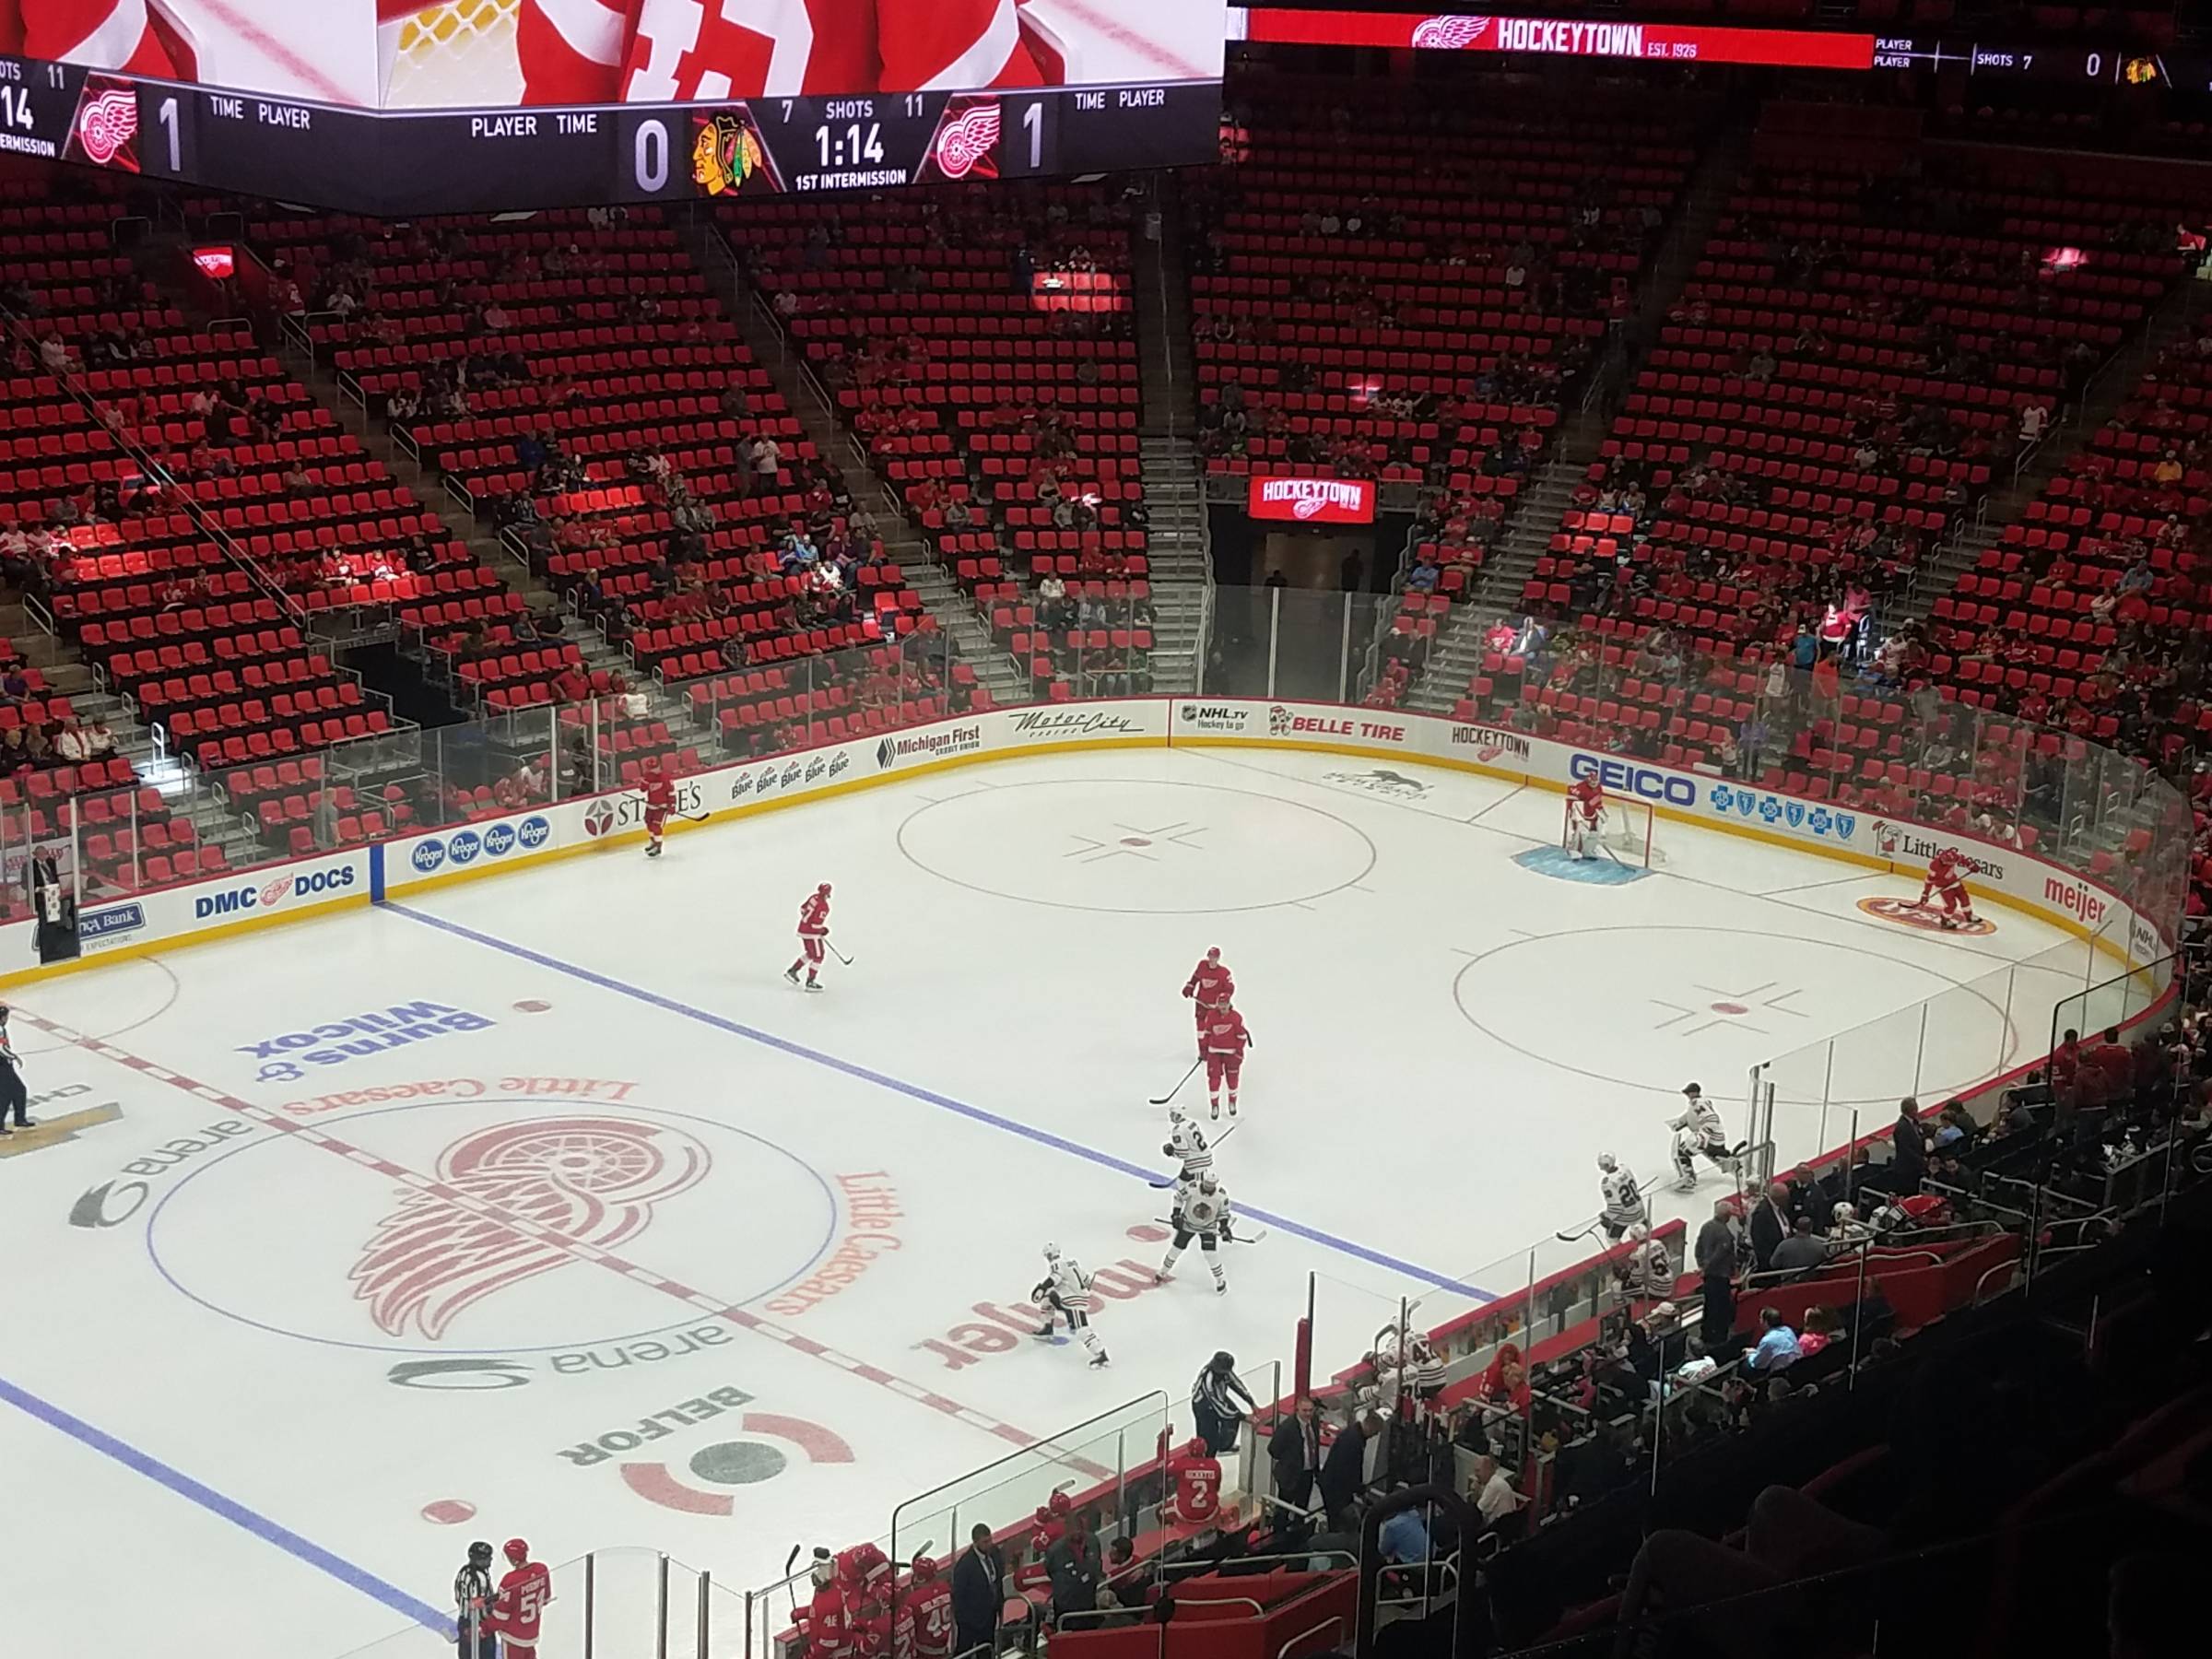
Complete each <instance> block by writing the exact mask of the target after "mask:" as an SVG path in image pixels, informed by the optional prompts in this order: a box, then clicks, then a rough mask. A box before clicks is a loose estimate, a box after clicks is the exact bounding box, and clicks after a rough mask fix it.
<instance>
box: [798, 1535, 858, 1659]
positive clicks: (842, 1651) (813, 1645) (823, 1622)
mask: <svg viewBox="0 0 2212 1659" xmlns="http://www.w3.org/2000/svg"><path fill="white" fill-rule="evenodd" d="M812 1571H813V1578H814V1599H813V1600H812V1601H810V1602H808V1603H807V1604H806V1610H805V1611H804V1612H802V1613H800V1615H799V1616H798V1623H799V1629H800V1631H801V1633H802V1634H804V1635H805V1636H806V1659H854V1655H855V1653H857V1650H858V1648H859V1641H858V1638H857V1637H855V1635H854V1634H853V1614H854V1612H855V1609H854V1608H853V1606H850V1605H849V1603H848V1598H847V1596H846V1594H845V1587H844V1586H843V1585H842V1584H841V1583H838V1562H837V1561H835V1560H833V1559H830V1552H829V1551H828V1550H826V1549H821V1548H817V1549H816V1550H815V1552H814V1567H813V1569H812Z"/></svg>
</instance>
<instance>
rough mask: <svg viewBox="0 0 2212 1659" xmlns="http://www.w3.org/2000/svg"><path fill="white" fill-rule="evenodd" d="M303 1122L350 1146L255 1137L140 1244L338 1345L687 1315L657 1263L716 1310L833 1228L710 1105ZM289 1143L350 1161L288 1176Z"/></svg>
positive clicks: (192, 1278)
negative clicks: (689, 1109) (327, 1174)
mask: <svg viewBox="0 0 2212 1659" xmlns="http://www.w3.org/2000/svg"><path fill="white" fill-rule="evenodd" d="M315 1126H316V1128H318V1129H319V1130H321V1131H323V1132H324V1133H325V1134H327V1135H330V1136H331V1137H332V1138H333V1140H335V1141H336V1142H338V1143H341V1144H342V1145H343V1147H345V1148H347V1150H345V1151H343V1152H335V1154H334V1149H333V1148H330V1147H310V1146H307V1145H303V1144H300V1142H299V1141H298V1140H297V1139H296V1138H295V1137H292V1136H285V1135H272V1136H265V1137H259V1138H256V1139H253V1140H251V1141H247V1142H244V1143H242V1144H241V1146H240V1147H238V1149H237V1150H236V1151H233V1152H231V1153H229V1154H227V1155H225V1156H223V1157H221V1158H218V1159H213V1160H211V1161H210V1162H208V1163H207V1164H206V1165H205V1166H203V1167H202V1168H201V1169H199V1170H197V1171H194V1172H193V1173H191V1174H190V1175H188V1176H186V1177H185V1178H184V1179H183V1180H182V1181H180V1182H178V1183H177V1184H176V1185H175V1186H174V1187H172V1188H171V1191H170V1194H169V1195H168V1197H167V1198H165V1199H164V1200H163V1201H162V1202H161V1203H160V1205H159V1206H157V1207H156V1209H155V1210H154V1212H153V1216H152V1218H151V1220H150V1221H149V1223H148V1225H147V1249H148V1250H149V1252H150V1253H152V1255H153V1258H154V1261H155V1265H157V1267H159V1270H160V1272H161V1274H162V1275H163V1277H165V1278H167V1279H168V1281H169V1282H170V1284H171V1286H173V1287H174V1288H176V1289H177V1290H179V1291H181V1292H182V1293H183V1294H184V1295H185V1296H188V1297H190V1298H191V1299H192V1300H195V1301H197V1302H199V1303H201V1304H202V1305H203V1306H205V1307H207V1308H209V1309H212V1310H213V1311H215V1312H219V1313H223V1314H226V1315H228V1316H229V1317H230V1318H233V1319H236V1320H239V1321H240V1322H241V1323H243V1324H251V1325H253V1326H256V1327H258V1328H260V1329H263V1330H267V1331H273V1332H276V1333H277V1334H279V1335H290V1336H297V1337H300V1338H301V1339H303V1340H307V1341H312V1342H323V1343H330V1344H335V1345H338V1346H341V1347H365V1348H374V1349H383V1350H388V1351H391V1352H395V1353H408V1354H424V1353H429V1354H485V1353H499V1352H513V1351H524V1350H529V1349H542V1348H560V1347H589V1346H593V1345H597V1344H606V1343H613V1342H619V1341H625V1340H629V1339H631V1338H635V1337H641V1336H645V1335H651V1334H653V1332H656V1331H661V1330H665V1329H666V1328H668V1326H670V1325H671V1324H675V1323H677V1322H680V1321H684V1320H693V1321H696V1320H697V1319H699V1318H700V1317H701V1316H702V1313H703V1312H705V1310H703V1309H702V1308H701V1307H700V1305H699V1303H698V1302H697V1301H696V1300H690V1299H688V1298H686V1297H684V1296H682V1295H680V1294H678V1293H677V1292H676V1291H675V1290H672V1289H671V1288H668V1287H667V1286H666V1285H663V1284H655V1283H653V1282H650V1281H651V1280H652V1279H653V1278H660V1279H664V1280H666V1281H670V1282H672V1283H673V1284H674V1285H676V1286H679V1287H683V1288H688V1289H691V1290H694V1291H696V1292H697V1293H698V1294H699V1295H700V1296H703V1297H706V1298H709V1299H711V1300H712V1301H713V1303H714V1305H715V1306H718V1307H729V1306H736V1305H740V1304H743V1303H746V1302H749V1301H753V1300H758V1299H759V1298H760V1297H763V1296H766V1295H769V1294H771V1292H773V1291H774V1290H776V1289H778V1288H781V1287H782V1285H784V1284H786V1283H787V1282H789V1281H790V1280H791V1279H793V1278H794V1277H798V1276H799V1275H801V1274H804V1273H805V1272H806V1271H807V1270H808V1269H809V1268H811V1267H812V1266H813V1265H814V1263H815V1261H816V1260H817V1259H818V1257H819V1255H820V1253H822V1251H823V1250H824V1249H825V1248H827V1246H828V1244H829V1241H830V1236H831V1234H832V1232H833V1231H834V1230H835V1225H836V1219H837V1204H836V1200H835V1198H834V1197H833V1196H832V1195H831V1193H830V1187H829V1184H828V1183H827V1182H825V1181H824V1180H823V1179H822V1177H821V1176H820V1175H819V1174H818V1173H817V1172H816V1171H814V1170H813V1169H812V1168H810V1167H809V1166H807V1165H806V1164H804V1163H802V1162H800V1160H799V1159H796V1158H794V1157H793V1156H792V1155H791V1154H790V1153H788V1152H785V1151H784V1150H782V1148H781V1147H775V1146H773V1145H771V1143H769V1142H767V1141H764V1140H761V1139H759V1137H758V1136H756V1135H748V1134H747V1133H745V1132H744V1131H742V1130H738V1129H735V1128H732V1127H731V1126H729V1125H728V1124H721V1123H717V1122H715V1121H714V1120H712V1119H710V1118H704V1117H695V1116H691V1115H688V1114H685V1113H678V1112H664V1111H660V1110H657V1109H652V1108H647V1107H641V1106H637V1105H632V1104H623V1105H614V1106H608V1105H599V1104H595V1103H589V1102H582V1101H577V1100H512V1099H511V1100H472V1101H466V1102H459V1103H440V1104H429V1103H426V1104H419V1105H412V1106H406V1107H393V1108H384V1109H381V1110H374V1111H370V1112H357V1113H353V1114H350V1115H347V1116H340V1117H333V1118H330V1119H324V1120H319V1121H318V1122H317V1124H316V1125H315ZM302 1158H315V1159H316V1161H317V1163H318V1164H320V1163H330V1162H335V1161H336V1159H338V1158H343V1159H345V1161H346V1163H347V1166H348V1168H347V1176H346V1178H345V1179H342V1180H340V1181H338V1182H335V1184H333V1183H332V1182H330V1181H328V1180H327V1179H324V1180H315V1181H310V1180H306V1179H302V1178H301V1175H302V1171H300V1170H299V1168H298V1166H299V1163H300V1159H302ZM609 1258H614V1259H612V1260H610V1259H609ZM629 1266H635V1267H636V1268H638V1269H640V1270H641V1274H639V1275H633V1274H631V1273H630V1272H629V1271H628V1267H629Z"/></svg>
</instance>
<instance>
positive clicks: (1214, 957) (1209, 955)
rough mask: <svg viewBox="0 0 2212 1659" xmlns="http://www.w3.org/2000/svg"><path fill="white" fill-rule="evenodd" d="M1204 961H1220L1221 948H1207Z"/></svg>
mask: <svg viewBox="0 0 2212 1659" xmlns="http://www.w3.org/2000/svg"><path fill="white" fill-rule="evenodd" d="M1220 959H1221V947H1220V946H1218V945H1214V946H1209V947H1207V948H1206V960H1207V961H1209V962H1218V961H1219V960H1220Z"/></svg>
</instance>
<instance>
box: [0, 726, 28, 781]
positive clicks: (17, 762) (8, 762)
mask: <svg viewBox="0 0 2212 1659" xmlns="http://www.w3.org/2000/svg"><path fill="white" fill-rule="evenodd" d="M30 764H31V762H30V752H29V749H28V748H26V747H24V739H23V728H22V727H21V726H19V725H12V726H9V727H8V728H7V729H6V731H5V732H0V776H6V777H12V776H14V775H15V774H16V773H17V772H22V771H29V770H30Z"/></svg>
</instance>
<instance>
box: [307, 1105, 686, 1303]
mask: <svg viewBox="0 0 2212 1659" xmlns="http://www.w3.org/2000/svg"><path fill="white" fill-rule="evenodd" d="M711 1165H712V1159H710V1157H709V1156H708V1153H707V1149H706V1147H703V1146H701V1145H700V1143H699V1142H698V1141H696V1140H694V1139H692V1138H691V1137H690V1136H689V1135H686V1134H684V1133H682V1132H681V1131H679V1130H674V1129H668V1128H664V1127H662V1126H660V1125H658V1124H644V1123H638V1122H634V1121H631V1120H628V1119H622V1118H593V1117H575V1118H542V1119H537V1120H534V1121H532V1122H529V1123H523V1124H502V1125H501V1126H500V1127H498V1128H494V1129H487V1130H482V1131H479V1132H477V1134H474V1135H468V1136H466V1137H465V1139H462V1140H459V1141H456V1142H455V1143H454V1144H453V1145H452V1146H450V1147H447V1148H446V1149H445V1150H444V1151H443V1152H441V1154H439V1157H438V1168H437V1174H438V1179H439V1181H440V1182H442V1183H443V1185H444V1187H445V1188H446V1189H447V1191H446V1192H419V1191H414V1190H408V1191H406V1192H404V1193H403V1194H401V1196H400V1202H399V1207H398V1208H397V1209H396V1210H394V1212H393V1213H392V1214H391V1215H390V1216H388V1217H386V1218H384V1220H383V1221H382V1222H381V1223H380V1224H379V1225H378V1227H377V1230H376V1233H375V1236H374V1237H372V1238H371V1240H370V1241H369V1242H368V1244H367V1245H366V1246H365V1247H364V1248H363V1249H362V1252H361V1255H360V1259H359V1261H358V1262H356V1263H355V1264H354V1266H353V1269H352V1271H351V1273H350V1274H349V1275H348V1276H347V1277H350V1278H351V1279H352V1281H353V1294H354V1298H355V1300H359V1301H364V1302H366V1303H368V1304H369V1312H370V1316H371V1318H372V1319H374V1320H375V1322H376V1324H377V1327H378V1328H379V1329H380V1330H382V1331H383V1332H384V1333H385V1334H386V1335H392V1336H399V1335H405V1334H406V1332H407V1330H408V1328H409V1327H410V1326H412V1327H413V1328H414V1329H416V1330H418V1331H419V1332H420V1333H421V1334H422V1335H425V1336H428V1337H429V1338H430V1339H431V1340H433V1341H435V1340H437V1339H439V1338H440V1337H441V1336H443V1335H444V1334H445V1332H446V1330H447V1328H448V1327H449V1326H451V1325H452V1324H453V1320H454V1319H455V1318H456V1317H457V1316H459V1315H460V1314H461V1313H462V1312H464V1311H465V1310H466V1309H468V1308H470V1307H473V1306H474V1305H476V1304H477V1303H478V1302H480V1301H482V1300H485V1299H486V1298H488V1297H490V1296H493V1295H495V1294H497V1293H498V1292H499V1291H500V1290H503V1289H505V1288H508V1287H509V1286H512V1285H517V1284H520V1283H522V1282H523V1281H524V1280H525V1279H531V1278H535V1277H537V1276H539V1275H540V1274H544V1273H550V1272H551V1271H552V1270H553V1269H554V1268H556V1267H561V1266H565V1265H568V1264H569V1263H570V1262H571V1261H572V1260H574V1257H573V1256H572V1254H571V1253H570V1252H569V1251H568V1250H566V1249H564V1248H563V1247H562V1246H563V1242H564V1241H574V1242H577V1243H582V1244H591V1245H596V1246H598V1247H600V1248H602V1249H604V1248H606V1247H608V1246H611V1245H614V1244H618V1243H620V1242H621V1241H624V1240H627V1239H632V1238H635V1237H636V1236H637V1235H638V1234H640V1233H641V1232H643V1231H644V1230H645V1229H646V1227H647V1226H648V1225H650V1224H651V1222H652V1220H653V1206H654V1205H656V1204H658V1203H660V1202H661V1201H662V1200H664V1199H666V1198H673V1197H675V1196H676V1195H677V1194H679V1193H682V1192H686V1191H688V1189H690V1188H691V1187H693V1186H696V1185H697V1184H698V1183H699V1182H700V1179H701V1178H702V1177H703V1176H704V1175H705V1174H706V1173H707V1171H708V1169H709V1168H710V1167H711ZM470 1201H474V1202H470ZM481 1206H490V1207H492V1208H493V1209H496V1210H497V1211H499V1212H501V1213H502V1214H503V1215H504V1216H508V1217H513V1218H519V1219H520V1220H522V1221H523V1222H524V1223H528V1224H533V1225H529V1226H525V1227H518V1226H515V1225H512V1223H511V1222H510V1221H508V1220H506V1219H501V1218H499V1217H497V1216H493V1215H487V1214H484V1213H483V1209H482V1207H481ZM547 1233H550V1234H552V1235H554V1237H553V1238H549V1239H548V1238H546V1237H544V1236H543V1235H544V1234H547Z"/></svg>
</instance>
